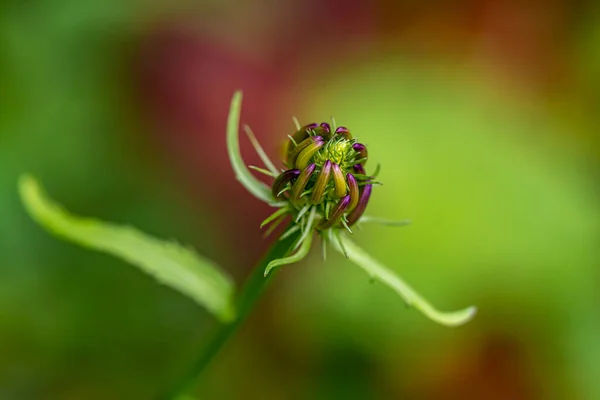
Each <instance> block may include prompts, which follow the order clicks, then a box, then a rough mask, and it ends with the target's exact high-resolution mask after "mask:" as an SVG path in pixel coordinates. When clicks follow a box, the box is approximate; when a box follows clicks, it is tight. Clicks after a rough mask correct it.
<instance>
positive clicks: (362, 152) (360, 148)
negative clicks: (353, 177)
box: [352, 143, 369, 165]
mask: <svg viewBox="0 0 600 400" xmlns="http://www.w3.org/2000/svg"><path fill="white" fill-rule="evenodd" d="M352 148H353V149H354V151H356V152H357V153H358V158H357V160H360V164H361V165H365V164H366V162H367V158H369V153H368V152H367V146H365V145H364V144H362V143H354V144H353V145H352Z"/></svg>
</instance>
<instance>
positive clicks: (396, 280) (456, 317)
mask: <svg viewBox="0 0 600 400" xmlns="http://www.w3.org/2000/svg"><path fill="white" fill-rule="evenodd" d="M339 236H340V238H339V243H338V242H336V241H331V242H332V243H333V245H334V247H335V249H336V250H337V251H339V252H340V253H342V254H343V253H344V251H345V253H346V254H347V255H348V258H349V259H350V261H352V262H354V263H355V264H356V265H358V266H359V267H361V268H362V269H363V270H365V272H367V274H369V276H370V277H371V278H372V279H375V280H378V281H380V282H381V283H384V284H386V285H387V286H389V287H390V288H392V289H393V290H394V291H395V292H396V293H398V294H399V295H400V297H402V298H403V299H404V301H405V302H406V303H407V304H408V305H409V306H413V307H414V308H416V309H418V310H419V311H421V312H422V313H423V314H425V316H427V317H428V318H429V319H431V320H433V321H435V322H438V323H440V324H442V325H446V326H458V325H462V324H465V323H467V322H469V321H470V320H471V319H472V318H473V317H474V316H475V314H476V312H477V308H476V307H473V306H471V307H467V308H464V309H462V310H458V311H451V312H443V311H439V310H438V309H436V308H435V307H434V306H433V305H432V304H431V303H430V302H429V301H427V300H426V299H425V298H423V297H422V296H421V295H420V294H418V293H417V292H416V291H415V290H414V289H413V288H412V287H410V286H409V285H408V284H407V283H406V282H404V281H403V280H402V279H401V278H400V277H399V276H398V275H396V274H395V273H394V272H392V271H391V270H389V269H388V268H387V267H385V266H384V265H382V264H381V263H379V262H378V261H376V260H375V259H373V258H372V257H371V256H370V255H369V254H368V253H367V252H366V251H364V250H363V249H361V248H360V247H359V246H357V245H356V244H355V243H354V242H353V241H352V240H350V239H349V238H348V237H346V235H339ZM341 246H343V248H341Z"/></svg>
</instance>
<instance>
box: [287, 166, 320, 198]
mask: <svg viewBox="0 0 600 400" xmlns="http://www.w3.org/2000/svg"><path fill="white" fill-rule="evenodd" d="M316 167H317V166H316V165H315V164H310V165H309V166H308V167H306V168H305V169H303V170H302V171H301V172H300V175H298V178H297V179H296V182H295V183H294V184H293V185H292V190H291V192H290V201H291V202H292V203H294V204H298V203H299V202H300V196H301V195H302V192H304V188H305V187H306V184H307V183H308V180H309V179H310V177H311V175H312V174H313V172H315V168H316Z"/></svg>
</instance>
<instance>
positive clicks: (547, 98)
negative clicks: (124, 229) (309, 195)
mask: <svg viewBox="0 0 600 400" xmlns="http://www.w3.org/2000/svg"><path fill="white" fill-rule="evenodd" d="M599 77H600V7H599V6H598V3H597V2H594V1H591V0H589V1H584V0H580V1H571V0H553V1H545V2H544V1H533V0H526V1H496V0H462V1H459V0H448V1H428V2H418V1H414V0H402V1H391V0H375V1H367V0H356V1H342V0H320V1H316V0H310V1H307V0H286V1H277V0H262V1H259V2H244V1H233V0H225V1H216V0H212V1H211V0H197V1H189V0H176V1H166V0H144V1H142V0H138V1H134V0H130V1H122V0H103V1H100V0H83V1H70V0H35V1H26V2H25V1H17V0H8V1H4V2H2V3H1V4H0V398H1V399H19V400H20V399H61V400H75V399H91V400H93V399H153V398H156V396H157V395H158V393H160V392H161V391H162V390H164V389H165V388H166V387H168V386H170V385H171V384H172V383H173V382H174V381H175V380H176V379H177V377H178V376H180V375H181V374H183V373H185V371H186V370H187V369H188V368H189V366H190V365H191V364H192V363H193V360H194V358H195V355H196V354H197V352H198V348H199V346H200V345H201V344H202V340H203V337H204V335H205V334H206V332H207V330H209V329H210V328H211V327H212V326H213V325H214V323H215V322H214V320H213V319H212V318H211V317H210V315H208V314H207V313H206V312H205V311H204V310H203V309H201V308H200V307H198V306H196V305H195V304H194V303H192V301H190V300H188V299H186V298H184V297H183V296H181V295H179V294H178V293H176V292H174V291H172V290H170V289H168V288H166V287H163V286H160V285H158V284H157V283H156V282H155V281H154V280H153V279H152V278H150V277H148V276H146V275H144V274H143V273H141V272H139V271H138V270H137V269H136V268H134V267H131V266H129V265H127V264H125V263H124V262H122V261H120V260H117V259H114V258H111V257H110V256H107V255H103V254H97V253H94V252H90V251H87V250H84V249H81V248H78V247H76V246H73V245H71V244H68V243H64V242H61V241H58V240H56V239H54V238H53V237H51V236H49V235H48V234H47V233H46V232H44V231H43V230H42V229H40V228H39V227H38V226H36V225H35V224H34V223H33V222H32V221H31V220H30V219H29V218H28V216H27V215H26V214H25V212H24V211H23V208H22V206H21V205H20V202H19V199H18V196H17V191H16V182H17V177H18V175H19V174H20V173H23V172H32V173H33V174H35V175H36V176H37V177H38V178H39V179H40V180H41V181H42V182H43V183H44V185H45V186H46V187H47V189H48V190H49V192H50V193H51V195H52V196H53V197H54V198H56V199H57V200H58V201H60V202H61V203H63V204H64V205H66V206H67V207H68V208H69V209H70V210H72V211H73V212H76V213H78V214H81V215H89V216H97V217H100V218H103V219H106V220H110V221H114V222H121V223H130V224H133V225H135V226H137V227H139V228H140V229H143V230H145V231H147V232H150V233H152V234H154V235H156V236H159V237H163V238H178V239H179V240H181V241H184V242H187V243H190V244H191V245H193V246H194V247H195V248H196V249H197V250H198V251H199V252H200V253H202V254H204V255H206V256H208V257H210V258H212V259H214V260H215V261H217V262H218V263H219V264H220V265H221V266H223V268H225V269H226V270H227V271H229V272H230V273H231V274H232V275H233V276H234V277H235V280H236V281H237V282H242V281H243V279H244V277H246V276H247V275H248V273H249V271H250V270H251V269H252V267H253V265H254V264H255V263H256V261H257V260H258V259H259V258H260V256H261V254H263V253H264V251H265V249H266V248H267V247H268V245H269V243H270V241H269V240H268V239H264V238H262V236H261V232H260V231H259V229H258V225H259V223H260V221H261V220H262V219H263V218H264V217H265V216H266V215H267V213H268V212H269V208H268V207H266V206H264V205H262V204H261V203H260V202H259V201H257V200H255V199H254V198H252V197H251V196H250V195H249V194H248V193H246V192H245V191H244V190H243V189H242V188H241V187H240V186H239V185H238V184H237V182H236V181H235V179H234V176H233V173H232V170H231V167H230V166H229V163H228V160H227V157H226V149H225V140H224V132H225V120H226V115H227V111H228V106H229V101H230V99H231V95H232V94H233V91H234V90H235V89H242V90H244V104H243V115H242V120H243V122H245V123H248V124H250V125H251V126H252V127H253V129H254V131H255V133H256V134H257V136H258V137H259V139H260V140H261V142H262V143H263V144H264V146H265V148H266V149H267V150H268V152H269V154H271V155H272V156H273V157H275V158H277V156H278V154H280V152H281V148H282V147H281V146H282V144H283V142H284V141H285V139H286V135H288V134H290V133H291V132H292V131H293V124H292V122H291V117H292V116H293V115H296V116H297V117H298V118H299V119H300V121H301V122H303V123H309V122H313V121H326V120H328V119H329V117H330V116H332V115H333V116H335V117H336V120H337V121H338V123H339V124H341V125H345V126H348V127H350V129H351V130H352V131H353V133H354V135H355V136H358V137H359V138H360V139H361V141H363V142H365V143H367V144H368V145H369V152H370V156H371V159H370V162H369V165H370V166H371V167H370V168H373V167H374V166H375V164H376V163H381V165H382V170H381V175H380V179H381V180H382V181H383V182H384V185H383V186H381V187H376V188H375V192H374V196H373V198H372V201H371V203H370V205H369V209H368V213H369V214H370V215H374V216H380V217H389V218H393V219H403V218H410V219H412V221H413V224H412V225H411V226H409V227H405V228H385V227H379V226H369V227H367V228H366V229H364V230H363V231H361V232H358V233H356V236H357V240H358V241H359V242H360V243H361V244H362V245H363V246H364V247H365V248H366V249H368V250H369V251H370V252H371V253H372V254H373V255H374V256H375V257H376V258H378V259H379V260H381V261H383V262H384V263H385V264H386V265H389V266H390V267H391V268H393V269H394V270H396V271H397V272H398V273H400V274H401V275H402V276H403V277H404V278H405V279H406V280H407V281H408V282H410V283H411V284H412V285H413V286H414V287H416V288H417V289H418V290H419V291H420V292H421V293H423V294H424V295H425V296H426V297H428V298H429V299H430V300H431V301H432V302H433V303H434V304H436V305H437V306H439V307H440V308H442V309H456V308H461V307H464V306H467V305H470V304H476V305H477V306H478V307H479V310H480V311H479V314H478V316H477V317H476V318H475V320H473V321H472V322H471V323H469V324H467V325H465V326H463V327H459V328H456V329H449V328H446V327H442V326H438V325H436V324H434V323H433V322H431V321H428V320H427V319H425V318H424V317H423V316H422V315H420V314H419V313H418V312H416V311H414V310H408V309H406V308H405V307H404V305H403V303H402V301H401V300H400V299H399V298H398V297H397V296H396V295H395V294H394V293H393V292H392V291H391V290H390V289H388V288H386V287H384V286H383V285H381V284H377V283H375V284H371V283H370V282H369V279H368V277H367V276H366V275H365V274H364V273H363V272H362V271H361V270H359V269H358V268H356V267H354V266H353V265H352V264H350V263H349V262H347V261H346V260H343V259H342V258H340V257H335V256H332V257H330V259H328V260H327V262H323V261H322V260H321V259H320V255H319V252H318V251H315V252H313V253H311V256H310V257H309V259H308V260H307V261H305V262H303V263H302V264H300V265H294V266H290V267H287V268H286V269H285V270H284V271H283V272H282V273H280V274H279V275H278V277H277V279H276V281H275V282H274V284H273V285H272V286H271V288H270V290H269V291H268V293H267V294H266V295H265V297H264V299H263V301H262V302H261V303H260V305H259V307H258V308H257V310H256V312H255V313H254V314H253V316H252V317H251V319H250V320H249V321H248V323H247V324H246V325H245V326H244V328H243V329H242V330H241V331H240V332H239V334H238V335H237V336H236V337H235V338H234V340H232V341H231V342H230V343H229V346H228V347H227V348H226V349H225V350H224V351H223V352H222V353H221V354H220V355H219V356H218V358H217V359H216V360H215V362H214V363H213V364H212V366H211V368H210V369H209V370H208V371H207V373H206V374H205V375H204V376H203V377H202V378H201V379H200V380H199V381H198V386H197V388H196V391H195V394H196V395H197V397H198V398H199V399H337V398H340V399H417V400H421V399H423V400H429V399H463V400H464V399H492V400H495V399H517V400H518V399H567V398H568V399H586V400H594V399H600V379H598V377H600V309H599V306H600V301H599V300H600V299H599V295H598V293H599V290H600V281H599V278H600V273H599V268H600V249H599V246H598V243H599V242H600V241H599V239H600V223H599V216H600V202H599V199H600V193H599V190H598V189H599V185H598V177H599V173H598V172H599V169H598V167H599V164H600V148H599V146H598V145H599V138H598V126H599V123H600V79H599ZM242 147H243V151H244V157H245V159H246V161H248V163H258V159H257V157H256V156H255V154H254V153H253V152H252V151H251V149H250V146H249V145H248V144H247V143H246V142H244V144H243V146H242ZM316 247H319V246H316Z"/></svg>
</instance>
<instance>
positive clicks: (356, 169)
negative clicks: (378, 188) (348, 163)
mask: <svg viewBox="0 0 600 400" xmlns="http://www.w3.org/2000/svg"><path fill="white" fill-rule="evenodd" d="M352 168H353V169H354V172H355V173H357V174H360V175H367V171H365V167H363V166H362V165H361V164H356V165H355V166H354V167H352Z"/></svg>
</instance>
